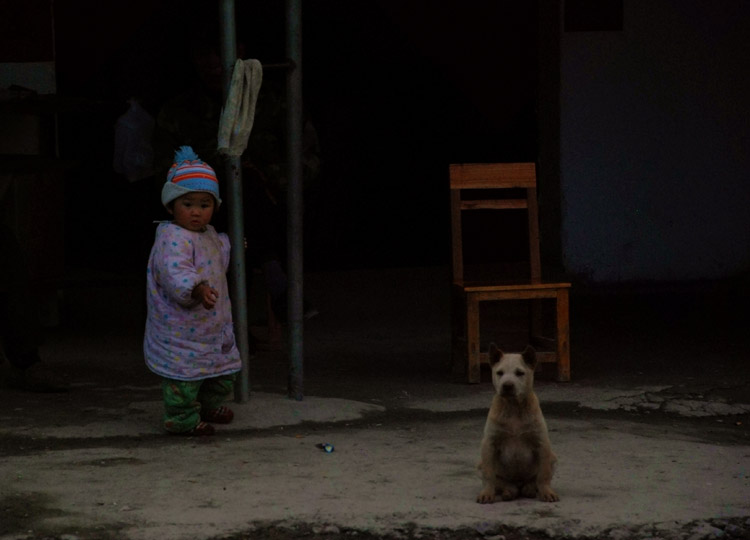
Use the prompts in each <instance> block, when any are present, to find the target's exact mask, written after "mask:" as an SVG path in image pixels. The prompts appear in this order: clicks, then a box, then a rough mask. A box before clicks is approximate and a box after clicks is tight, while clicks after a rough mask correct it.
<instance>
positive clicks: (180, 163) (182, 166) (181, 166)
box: [161, 146, 221, 208]
mask: <svg viewBox="0 0 750 540" xmlns="http://www.w3.org/2000/svg"><path fill="white" fill-rule="evenodd" d="M194 191H202V192H205V193H210V194H211V195H213V196H214V199H216V208H218V207H219V206H220V205H221V198H220V197H219V182H218V181H217V180H216V173H215V172H214V170H213V169H212V168H211V166H210V165H209V164H208V163H204V162H203V161H201V159H200V158H199V157H198V154H196V153H195V152H194V151H193V149H192V148H191V147H189V146H181V147H180V149H179V150H177V152H175V155H174V163H173V164H172V167H171V168H170V169H169V172H168V173H167V181H166V182H165V184H164V187H163V188H162V190H161V203H162V204H163V205H164V206H167V205H169V203H171V202H172V201H174V200H175V199H176V198H177V197H181V196H182V195H185V194H186V193H191V192H194Z"/></svg>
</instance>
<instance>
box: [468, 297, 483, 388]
mask: <svg viewBox="0 0 750 540" xmlns="http://www.w3.org/2000/svg"><path fill="white" fill-rule="evenodd" d="M466 348H467V355H466V356H467V362H466V368H467V370H466V371H467V377H468V380H469V382H470V383H473V384H476V383H479V382H480V381H481V365H480V362H479V301H478V300H477V298H476V296H475V295H473V294H467V295H466Z"/></svg>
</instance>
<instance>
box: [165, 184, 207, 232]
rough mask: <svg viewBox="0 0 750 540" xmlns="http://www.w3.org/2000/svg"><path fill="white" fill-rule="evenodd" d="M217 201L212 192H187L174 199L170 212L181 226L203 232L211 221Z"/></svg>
mask: <svg viewBox="0 0 750 540" xmlns="http://www.w3.org/2000/svg"><path fill="white" fill-rule="evenodd" d="M215 207H216V201H215V200H214V197H213V195H211V194H210V193H201V192H195V193H187V194H185V195H182V196H180V197H177V198H176V199H175V200H174V204H173V205H172V209H171V210H169V213H170V214H172V215H173V216H174V221H175V223H177V225H179V226H180V227H182V228H184V229H187V230H189V231H193V232H201V231H204V230H205V229H206V225H208V224H209V223H210V222H211V217H212V216H213V215H214V208H215Z"/></svg>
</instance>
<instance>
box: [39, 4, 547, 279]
mask: <svg viewBox="0 0 750 540" xmlns="http://www.w3.org/2000/svg"><path fill="white" fill-rule="evenodd" d="M283 4H284V3H283V2H280V1H263V2H249V1H238V2H237V19H236V24H237V34H238V38H239V40H241V41H242V42H243V43H244V44H245V45H246V51H247V52H246V55H245V56H246V57H249V58H257V59H259V60H261V62H263V63H266V64H268V63H278V62H283V61H284V60H285V58H286V54H285V50H284V49H285V39H286V38H285V21H284V5H283ZM217 15H218V8H217V7H216V3H215V2H207V1H188V2H184V1H182V2H177V1H174V0H162V1H157V2H153V1H149V2H147V1H145V0H140V1H135V2H129V3H127V4H124V3H123V4H118V5H115V4H110V3H102V2H96V1H94V0H85V1H81V0H79V1H76V2H60V3H55V5H54V24H55V56H56V66H57V71H58V94H59V95H60V96H61V97H68V98H74V99H76V100H77V99H82V102H81V103H83V105H80V106H79V107H78V108H77V109H76V110H75V111H72V112H68V113H66V114H62V115H61V116H60V149H61V153H62V155H63V156H64V157H66V158H69V159H72V160H74V161H75V162H76V166H75V168H74V169H73V170H72V171H68V173H67V178H66V207H67V217H66V224H65V225H66V248H67V253H68V257H67V260H68V263H69V264H76V265H86V266H99V267H102V268H104V269H112V268H116V267H122V268H131V267H133V268H136V269H137V268H142V267H143V264H145V254H144V244H148V239H146V240H143V238H142V233H141V232H140V231H141V230H142V229H143V227H142V224H143V223H144V222H145V223H150V221H151V220H152V219H159V218H163V216H155V217H152V216H141V215H134V213H135V214H140V211H139V210H138V209H137V208H135V206H133V205H132V204H130V203H129V198H128V193H127V190H128V189H129V186H127V183H126V181H125V180H124V179H122V178H119V177H118V176H117V175H115V174H114V173H113V172H112V168H111V158H112V149H113V125H114V123H115V121H116V119H117V117H118V116H119V115H120V114H122V113H123V112H124V111H125V108H126V105H125V100H126V99H127V97H129V96H130V95H137V96H138V97H140V98H141V99H142V100H143V102H144V105H145V106H146V108H147V109H148V110H150V111H151V112H152V113H153V114H154V115H155V114H156V113H157V112H158V109H159V107H160V105H161V103H163V102H164V100H166V99H168V98H169V97H171V96H173V95H175V94H177V93H179V92H180V91H181V90H182V89H183V87H184V85H185V84H186V81H188V80H189V76H190V66H189V65H188V59H187V57H186V51H185V47H187V45H188V42H189V40H190V39H191V34H192V33H193V32H199V31H200V30H201V27H203V26H205V25H210V24H214V23H215V22H216V19H217V18H218V17H217ZM536 25H537V22H536V8H535V2H498V1H476V2H458V1H448V2H439V3H435V2H401V1H395V0H394V1H390V0H379V1H374V2H350V1H342V0H315V1H313V2H303V24H302V31H303V37H302V46H303V53H302V54H303V61H302V63H303V93H304V100H305V109H306V112H307V113H308V114H309V115H310V117H311V118H312V120H313V122H314V125H315V126H316V128H317V130H318V134H319V137H320V144H321V158H322V161H323V165H322V168H321V175H320V184H319V186H318V187H317V188H316V189H315V190H314V191H313V192H312V193H311V194H309V195H310V196H309V197H308V199H307V201H306V216H305V234H306V236H305V254H306V255H305V257H306V258H305V265H306V269H307V270H325V269H337V268H355V267H382V266H413V265H433V264H447V262H448V260H449V253H450V244H449V242H450V233H449V220H448V218H449V211H448V190H447V168H448V164H449V163H451V162H469V161H524V160H534V159H535V156H536V134H535V126H536V125H537V119H536V118H535V109H536V99H537V98H536V95H537V93H536V69H537V53H536V31H537V30H536ZM283 77H284V73H283V70H267V71H266V72H265V73H264V81H270V80H271V79H272V78H275V79H277V80H278V79H283ZM259 106H261V104H259ZM156 203H157V204H156V210H155V211H156V212H157V213H158V201H156ZM521 219H522V218H521ZM522 224H523V222H522V221H520V222H519V226H522ZM113 238H115V241H112V239H113ZM513 238H517V236H515V235H514V236H513ZM522 245H523V238H520V239H516V240H513V241H511V242H510V244H509V245H507V246H504V247H503V248H501V249H500V251H502V252H503V253H504V254H506V255H507V254H511V253H512V257H516V256H520V257H523V256H524V253H523V249H522ZM503 256H505V255H503ZM142 263H143V264H142Z"/></svg>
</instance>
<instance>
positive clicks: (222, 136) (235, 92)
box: [218, 59, 263, 156]
mask: <svg viewBox="0 0 750 540" xmlns="http://www.w3.org/2000/svg"><path fill="white" fill-rule="evenodd" d="M262 82H263V66H262V65H261V63H260V62H259V61H258V60H254V59H250V60H240V59H238V60H237V62H235V64H234V71H233V72H232V81H231V83H230V85H229V92H228V95H227V101H226V103H225V104H224V108H223V110H222V111H221V121H220V122H219V135H218V150H219V152H220V153H221V154H225V155H227V156H241V155H242V153H243V152H244V151H245V148H247V140H248V139H249V138H250V131H252V129H253V121H254V120H255V103H256V101H257V100H258V91H259V90H260V85H261V83H262Z"/></svg>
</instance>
